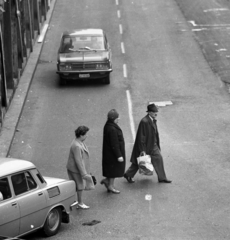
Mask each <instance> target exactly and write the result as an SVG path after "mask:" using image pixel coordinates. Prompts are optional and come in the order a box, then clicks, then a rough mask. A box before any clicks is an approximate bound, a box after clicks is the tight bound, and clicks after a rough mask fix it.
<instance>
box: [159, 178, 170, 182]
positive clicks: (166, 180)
mask: <svg viewBox="0 0 230 240" xmlns="http://www.w3.org/2000/svg"><path fill="white" fill-rule="evenodd" d="M171 182H172V181H171V180H168V179H165V180H159V183H171Z"/></svg>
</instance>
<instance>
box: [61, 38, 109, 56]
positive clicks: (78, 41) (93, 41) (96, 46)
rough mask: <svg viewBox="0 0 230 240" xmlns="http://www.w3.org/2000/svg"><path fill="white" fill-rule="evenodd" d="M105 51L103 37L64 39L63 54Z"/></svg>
mask: <svg viewBox="0 0 230 240" xmlns="http://www.w3.org/2000/svg"><path fill="white" fill-rule="evenodd" d="M90 49H92V50H105V42H104V37H103V36H74V37H71V36H65V37H63V39H62V44H61V49H60V52H61V53H69V52H73V51H78V50H90Z"/></svg>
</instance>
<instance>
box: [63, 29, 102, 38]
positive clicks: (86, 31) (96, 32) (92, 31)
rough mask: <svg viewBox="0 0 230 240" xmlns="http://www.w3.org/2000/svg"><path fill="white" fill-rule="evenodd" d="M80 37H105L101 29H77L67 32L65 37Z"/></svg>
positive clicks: (64, 34)
mask: <svg viewBox="0 0 230 240" xmlns="http://www.w3.org/2000/svg"><path fill="white" fill-rule="evenodd" d="M79 35H81V36H82V35H103V30H102V29H99V28H87V29H76V30H72V31H65V32H64V33H63V36H79Z"/></svg>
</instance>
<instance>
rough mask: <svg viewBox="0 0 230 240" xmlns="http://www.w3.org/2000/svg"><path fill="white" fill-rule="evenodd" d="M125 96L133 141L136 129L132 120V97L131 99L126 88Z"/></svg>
mask: <svg viewBox="0 0 230 240" xmlns="http://www.w3.org/2000/svg"><path fill="white" fill-rule="evenodd" d="M126 96H127V101H128V108H129V121H130V127H131V133H132V137H133V141H135V136H136V131H135V126H134V120H133V107H132V99H131V96H130V92H129V90H126Z"/></svg>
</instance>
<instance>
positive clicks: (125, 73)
mask: <svg viewBox="0 0 230 240" xmlns="http://www.w3.org/2000/svg"><path fill="white" fill-rule="evenodd" d="M123 74H124V77H125V78H127V68H126V64H123Z"/></svg>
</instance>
